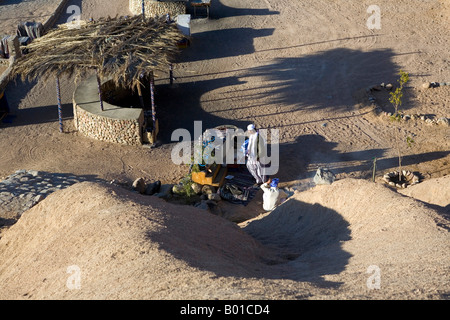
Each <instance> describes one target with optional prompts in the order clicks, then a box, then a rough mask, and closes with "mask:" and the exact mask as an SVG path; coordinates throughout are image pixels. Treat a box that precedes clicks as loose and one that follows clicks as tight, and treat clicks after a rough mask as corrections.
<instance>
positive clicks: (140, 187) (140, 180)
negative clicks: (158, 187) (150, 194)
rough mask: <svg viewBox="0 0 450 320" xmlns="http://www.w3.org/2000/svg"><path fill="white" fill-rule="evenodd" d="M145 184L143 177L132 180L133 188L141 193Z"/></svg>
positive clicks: (144, 188)
mask: <svg viewBox="0 0 450 320" xmlns="http://www.w3.org/2000/svg"><path fill="white" fill-rule="evenodd" d="M146 188H147V186H146V184H145V181H144V178H137V179H136V180H134V181H133V189H134V190H135V191H137V192H139V193H141V194H144V193H145V190H146Z"/></svg>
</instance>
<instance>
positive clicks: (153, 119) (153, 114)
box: [150, 72, 156, 130]
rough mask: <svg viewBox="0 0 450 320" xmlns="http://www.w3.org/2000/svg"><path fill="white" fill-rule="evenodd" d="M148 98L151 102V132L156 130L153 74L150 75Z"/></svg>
mask: <svg viewBox="0 0 450 320" xmlns="http://www.w3.org/2000/svg"><path fill="white" fill-rule="evenodd" d="M150 98H151V100H152V121H153V130H156V108H155V80H154V78H153V72H152V73H150Z"/></svg>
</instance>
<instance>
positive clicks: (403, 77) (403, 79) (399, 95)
mask: <svg viewBox="0 0 450 320" xmlns="http://www.w3.org/2000/svg"><path fill="white" fill-rule="evenodd" d="M399 75H400V78H399V80H398V83H399V86H398V87H397V88H396V89H395V91H393V92H390V93H389V94H390V98H389V102H390V103H391V104H392V105H393V106H394V110H395V112H394V114H393V115H392V116H391V120H392V121H393V122H400V120H401V119H402V117H401V110H400V107H401V105H402V102H403V101H402V99H403V88H404V85H405V84H406V83H407V82H408V81H409V74H408V73H406V72H404V71H402V70H400V73H399ZM399 131H400V128H398V127H395V128H394V133H395V143H396V149H397V155H398V180H399V181H402V176H403V174H402V154H401V148H400V138H399ZM413 142H414V140H412V138H411V137H407V138H406V143H407V145H408V147H411V145H412V143H413Z"/></svg>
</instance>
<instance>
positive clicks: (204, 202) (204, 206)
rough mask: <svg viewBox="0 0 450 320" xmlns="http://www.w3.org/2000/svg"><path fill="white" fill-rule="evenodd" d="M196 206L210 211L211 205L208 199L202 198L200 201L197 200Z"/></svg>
mask: <svg viewBox="0 0 450 320" xmlns="http://www.w3.org/2000/svg"><path fill="white" fill-rule="evenodd" d="M194 207H196V208H199V209H202V210H206V211H209V205H208V203H207V200H202V201H200V202H197V203H196V204H194Z"/></svg>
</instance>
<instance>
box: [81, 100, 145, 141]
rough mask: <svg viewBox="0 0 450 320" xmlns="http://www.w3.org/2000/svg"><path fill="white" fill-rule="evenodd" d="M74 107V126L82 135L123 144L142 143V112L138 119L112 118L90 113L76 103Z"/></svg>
mask: <svg viewBox="0 0 450 320" xmlns="http://www.w3.org/2000/svg"><path fill="white" fill-rule="evenodd" d="M74 108H75V110H74V115H75V124H76V127H77V129H78V131H79V132H80V133H81V134H83V135H84V136H87V137H89V138H92V139H96V140H100V141H105V142H113V143H120V144H125V145H141V144H142V135H141V128H142V126H143V122H144V115H143V113H142V114H141V117H140V118H139V119H113V118H108V117H103V116H100V115H97V114H92V113H90V112H88V111H86V110H84V109H82V108H80V107H79V106H78V105H77V104H74Z"/></svg>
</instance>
